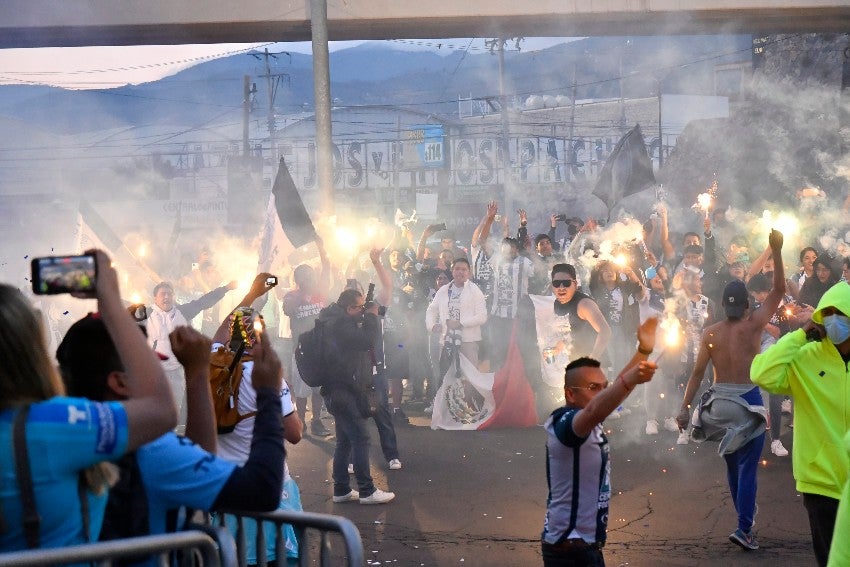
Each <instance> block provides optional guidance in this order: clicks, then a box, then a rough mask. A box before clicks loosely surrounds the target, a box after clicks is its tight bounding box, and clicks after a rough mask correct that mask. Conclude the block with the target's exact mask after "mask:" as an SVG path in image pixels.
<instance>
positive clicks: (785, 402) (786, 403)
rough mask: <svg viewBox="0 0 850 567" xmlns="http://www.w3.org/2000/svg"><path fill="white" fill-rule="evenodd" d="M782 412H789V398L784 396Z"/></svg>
mask: <svg viewBox="0 0 850 567" xmlns="http://www.w3.org/2000/svg"><path fill="white" fill-rule="evenodd" d="M782 413H787V414H790V413H791V398H785V399H784V400H782Z"/></svg>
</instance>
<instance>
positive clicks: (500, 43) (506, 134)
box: [484, 37, 522, 214]
mask: <svg viewBox="0 0 850 567" xmlns="http://www.w3.org/2000/svg"><path fill="white" fill-rule="evenodd" d="M513 39H514V42H515V45H516V49H517V51H518V50H519V43H520V42H521V41H522V38H521V37H517V38H513ZM507 42H508V38H503V37H500V38H496V39H488V40H487V41H485V42H484V45H485V46H486V47H487V48H488V49H489V50H490V53H494V52H495V53H496V54H497V55H498V56H499V108H500V111H501V119H502V120H501V122H502V124H501V133H500V134H501V146H502V160H501V161H502V194H503V197H504V199H505V214H510V212H511V211H513V208H514V207H513V195H512V190H511V186H512V185H511V183H509V177H510V170H509V167H508V166H509V165H510V163H511V149H510V130H509V126H508V101H507V98H506V97H505V44H506V43H507Z"/></svg>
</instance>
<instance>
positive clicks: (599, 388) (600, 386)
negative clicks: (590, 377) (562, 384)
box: [567, 382, 608, 392]
mask: <svg viewBox="0 0 850 567" xmlns="http://www.w3.org/2000/svg"><path fill="white" fill-rule="evenodd" d="M567 387H568V388H569V389H570V390H590V391H591V392H601V391H602V390H604V389H605V388H607V387H608V382H605V383H604V384H597V383H596V382H594V383H592V384H590V385H588V386H567Z"/></svg>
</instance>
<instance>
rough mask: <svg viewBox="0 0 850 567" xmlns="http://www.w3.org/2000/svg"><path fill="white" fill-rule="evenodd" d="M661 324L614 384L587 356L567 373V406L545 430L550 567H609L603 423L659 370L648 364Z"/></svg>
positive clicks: (645, 332) (643, 330)
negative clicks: (607, 561) (604, 556)
mask: <svg viewBox="0 0 850 567" xmlns="http://www.w3.org/2000/svg"><path fill="white" fill-rule="evenodd" d="M657 325H658V319H656V318H654V317H652V318H649V319H647V320H646V321H645V322H644V323H643V324H642V325H641V326H640V328H639V329H638V350H637V352H636V353H635V354H634V356H633V357H632V359H631V360H630V361H629V362H628V363H627V364H626V366H625V368H623V370H622V371H621V372H620V374H619V375H618V376H617V378H616V379H615V380H614V381H613V382H612V383H611V384H609V383H608V380H607V379H606V377H605V374H604V373H603V372H602V369H601V368H600V364H599V361H598V360H595V359H593V358H587V357H582V358H578V359H576V360H573V361H572V362H570V363H569V364H568V365H567V368H566V371H565V373H564V396H565V397H566V405H565V406H564V407H562V408H558V409H556V410H555V411H553V412H552V415H551V416H549V418H548V419H547V420H546V423H545V424H544V427H545V429H546V432H547V437H548V438H547V441H546V476H547V481H548V484H549V497H548V499H547V506H546V521H545V523H544V526H543V534H542V538H541V539H542V547H543V565H544V566H545V567H564V566H573V565H575V566H578V565H582V566H589V567H598V566H604V565H605V560H604V558H603V557H602V547H603V546H604V545H605V531H606V529H607V527H608V501H609V499H610V498H611V483H610V462H609V461H608V439H607V437H606V436H605V432H604V431H603V429H602V421H603V420H604V419H605V418H606V417H608V415H609V414H611V412H613V411H614V410H615V409H617V407H618V406H619V405H620V404H622V403H623V400H625V399H626V398H627V397H628V395H629V394H630V393H631V391H632V390H633V389H634V387H635V386H637V385H638V384H643V383H645V382H649V380H651V379H652V375H653V374H654V373H655V369H656V368H657V367H656V365H655V363H653V362H650V361H648V360H647V358H648V357H649V355H650V354H651V353H652V349H653V348H654V347H655V329H656V327H657Z"/></svg>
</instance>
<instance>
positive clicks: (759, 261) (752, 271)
mask: <svg viewBox="0 0 850 567" xmlns="http://www.w3.org/2000/svg"><path fill="white" fill-rule="evenodd" d="M771 253H772V252H771V250H770V246H767V247H765V249H764V251H763V252H762V253H761V254H759V257H758V258H756V259H755V260H753V263H752V264H750V267H749V269H748V270H747V275H746V277H745V278H744V281H747V282H748V281H750V278H752V277H753V276H754V275H756V274H757V273H759V272H761V269H762V268H763V267H764V263H765V262H767V259H768V258H770V255H771Z"/></svg>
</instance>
